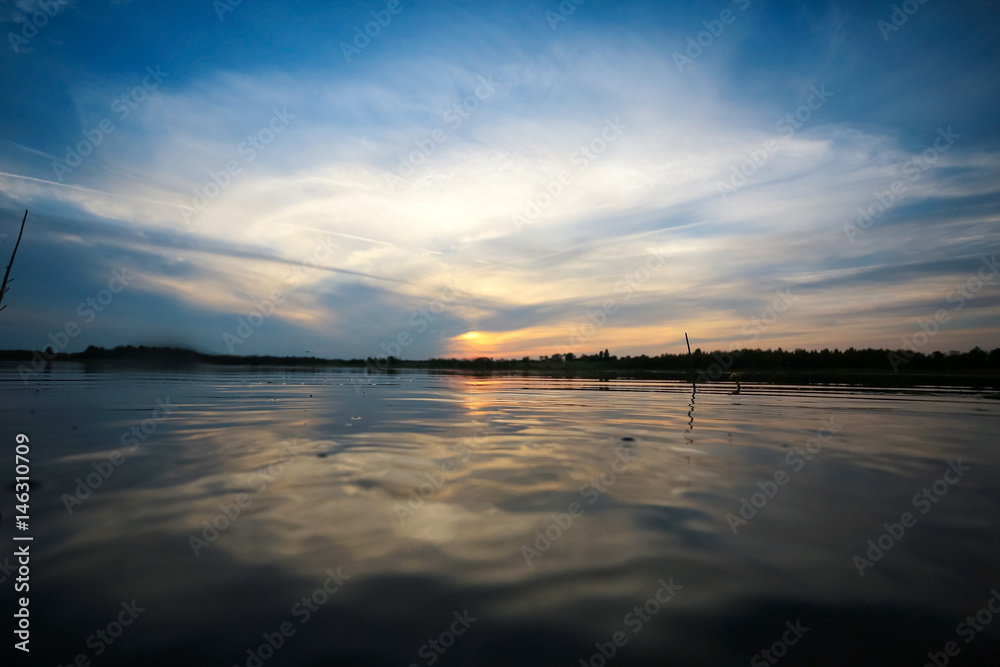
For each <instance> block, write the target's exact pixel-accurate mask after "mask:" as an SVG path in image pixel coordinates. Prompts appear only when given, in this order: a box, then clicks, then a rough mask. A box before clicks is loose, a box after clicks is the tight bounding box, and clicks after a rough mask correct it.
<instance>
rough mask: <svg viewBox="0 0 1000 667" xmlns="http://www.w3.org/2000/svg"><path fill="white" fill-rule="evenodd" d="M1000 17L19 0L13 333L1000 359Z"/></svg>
mask: <svg viewBox="0 0 1000 667" xmlns="http://www.w3.org/2000/svg"><path fill="white" fill-rule="evenodd" d="M998 18H1000V9H998V8H997V7H996V6H995V3H993V2H990V1H988V0H984V1H982V2H977V1H959V2H944V1H943V0H926V1H925V2H923V3H921V2H919V1H918V0H910V1H909V2H903V3H901V4H900V3H889V2H885V3H880V2H874V3H869V2H832V1H831V2H807V3H791V2H764V1H761V0H736V1H733V2H729V1H723V0H718V1H713V2H679V3H661V2H628V3H622V2H600V1H598V0H582V1H581V0H565V1H564V2H562V3H560V2H557V1H555V0H549V1H540V2H508V1H503V0H499V1H495V2H481V1H480V2H430V1H422V0H416V1H411V0H403V1H401V2H388V3H386V2H381V1H374V2H318V1H314V2H307V1H301V2H294V1H293V2H268V1H265V0H242V1H237V0H228V1H224V0H217V1H216V2H212V1H210V0H200V1H198V2H188V1H184V0H179V1H177V2H171V3H154V2H138V1H129V0H113V1H108V0H93V1H83V0H65V1H60V0H53V1H52V2H43V1H40V0H14V1H13V2H4V3H3V4H2V5H0V31H2V33H3V36H4V38H3V44H0V50H2V51H3V53H2V55H0V81H2V86H0V95H2V96H3V99H2V107H3V109H4V112H3V115H2V117H0V123H2V131H0V261H2V262H3V264H4V265H6V262H7V261H8V260H9V256H10V251H11V250H12V249H13V242H14V240H15V238H16V234H17V230H18V227H19V224H20V221H21V217H22V216H23V213H24V210H25V209H28V210H29V211H30V213H29V216H28V222H27V226H26V228H25V232H24V238H23V240H22V242H21V246H20V249H19V250H18V254H17V260H16V263H15V265H14V269H13V271H12V274H11V275H12V278H14V280H13V282H12V283H10V285H9V288H10V291H9V292H8V293H7V294H6V295H5V297H4V304H5V305H6V306H7V308H6V309H5V310H4V311H3V312H2V313H0V348H4V349H36V350H37V349H42V348H43V347H45V346H47V345H50V344H52V345H54V346H55V347H56V348H57V349H59V350H61V351H66V352H74V351H79V350H82V349H85V348H86V347H87V346H88V345H99V346H104V347H112V346H115V345H128V344H132V345H177V346H183V347H189V348H193V349H197V350H200V351H203V352H208V353H233V354H279V355H315V356H322V357H336V358H364V357H369V356H373V357H381V356H385V355H387V354H394V355H395V356H398V357H401V358H407V359H423V358H429V357H442V356H457V357H478V356H492V357H507V358H509V357H521V356H525V355H530V356H533V357H534V356H539V355H549V354H554V353H560V352H575V353H576V354H581V353H584V354H590V353H594V352H596V351H599V350H603V349H609V350H610V351H611V353H612V354H617V355H627V354H632V355H635V354H650V355H655V354H660V353H663V352H672V353H679V352H682V351H685V349H686V348H685V347H684V333H685V332H687V333H688V334H689V336H690V337H691V340H692V344H693V346H695V347H701V348H703V349H707V350H711V349H736V348H743V347H762V348H768V347H771V348H776V347H783V348H786V349H789V348H805V349H823V348H827V347H829V348H834V347H839V348H841V349H845V348H848V347H852V346H853V347H886V348H894V349H895V348H901V347H911V348H912V349H918V350H919V351H922V352H931V351H935V350H942V351H948V350H954V349H957V350H968V349H971V348H972V347H973V346H976V345H978V346H980V347H983V348H985V349H992V348H995V347H998V346H1000V318H998V316H1000V288H998V283H1000V276H998V275H997V273H998V268H997V266H996V264H995V263H994V262H995V259H994V258H995V253H996V251H997V250H998V247H1000V226H998V224H997V223H998V219H1000V206H998V205H1000V123H998V121H997V118H998V116H997V109H998V108H1000V77H998V76H997V74H996V73H997V72H1000V57H998V54H1000V39H998V38H1000V21H998V20H997V19H998Z"/></svg>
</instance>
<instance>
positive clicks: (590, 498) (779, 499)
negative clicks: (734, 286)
mask: <svg viewBox="0 0 1000 667" xmlns="http://www.w3.org/2000/svg"><path fill="white" fill-rule="evenodd" d="M732 390H733V386H732V385H724V384H718V385H709V386H705V385H699V386H698V387H697V388H696V390H694V391H693V390H692V386H691V385H690V384H686V383H682V382H668V381H652V380H628V379H609V380H583V379H558V378H545V377H498V376H492V377H491V376H486V377H483V376H478V377H476V376H470V375H458V374H428V373H419V372H413V373H402V374H396V375H369V376H366V375H364V374H362V373H346V372H345V373H341V372H333V373H328V372H302V371H295V372H286V373H282V372H273V373H262V372H260V371H255V372H252V373H240V372H234V371H231V370H221V369H220V370H211V369H208V370H206V371H205V372H201V373H193V372H191V373H187V372H185V373H141V372H112V373H88V372H85V371H84V370H83V369H82V367H75V366H69V365H66V366H59V365H57V366H56V368H55V369H54V370H53V371H52V372H50V373H47V374H45V375H44V376H41V375H39V376H36V377H35V378H33V380H32V381H31V382H30V383H28V384H27V385H26V384H24V383H23V382H22V381H21V379H20V378H19V377H18V375H17V374H16V372H15V371H14V369H13V367H12V366H10V365H8V366H5V367H3V370H0V414H2V416H0V423H2V425H3V429H2V433H0V437H2V441H3V442H4V443H5V444H4V445H3V446H4V450H5V451H7V452H13V450H14V437H15V434H17V433H25V434H27V435H28V436H29V437H30V450H31V454H30V459H31V463H30V465H31V477H32V479H33V481H34V484H33V487H32V491H31V501H30V502H31V511H30V530H29V531H28V534H30V535H31V536H32V537H33V538H34V540H33V542H31V554H32V559H31V582H30V585H31V589H30V595H31V598H30V600H31V601H30V610H31V620H32V625H31V628H32V635H31V640H32V641H31V648H32V657H33V658H34V659H36V660H38V662H33V663H30V664H49V665H69V664H72V663H73V661H74V660H78V656H79V655H81V654H82V655H83V656H84V658H83V659H82V660H87V661H90V662H91V664H94V665H143V666H149V665H180V664H196V665H219V666H222V667H228V666H230V665H241V666H249V667H254V666H255V665H256V666H259V665H268V666H271V665H305V666H312V665H316V666H319V665H353V664H357V665H399V666H403V667H405V666H407V665H432V664H436V665H567V666H575V665H581V664H584V665H587V664H589V665H595V666H600V665H603V664H609V665H610V664H615V665H747V664H751V665H755V664H760V665H766V664H782V665H896V664H899V665H904V664H905V665H915V666H919V665H923V664H925V663H927V664H933V663H931V662H930V660H931V658H929V657H928V653H929V652H930V653H931V654H932V655H933V654H939V655H937V657H936V658H935V659H937V660H938V661H939V664H944V663H942V662H940V661H941V660H948V661H950V663H949V664H955V665H992V664H1000V661H997V659H996V658H997V656H998V655H1000V616H998V617H997V618H996V619H994V618H993V612H992V611H990V610H989V604H992V605H993V607H994V609H996V610H1000V593H996V592H995V591H996V590H1000V558H998V547H1000V539H998V528H1000V483H998V482H1000V450H998V448H997V432H998V427H1000V401H997V400H996V396H995V395H993V396H984V395H976V394H974V393H973V392H971V391H961V390H946V389H941V388H923V389H914V390H907V391H899V390H891V391H890V390H885V391H880V390H877V389H859V388H847V387H840V388H833V387H799V386H769V385H746V384H744V385H743V388H742V392H741V393H740V394H737V395H734V394H732V393H730V392H731V391H732ZM133 430H134V432H133ZM3 461H4V463H3V464H2V465H3V468H2V475H3V477H2V479H3V480H4V487H5V491H4V495H3V506H2V508H3V514H4V522H3V543H4V545H5V546H4V547H3V549H4V551H3V552H0V553H2V554H3V555H8V554H10V553H11V551H12V549H11V548H10V546H9V545H10V544H12V541H11V539H10V536H11V534H12V533H14V532H15V531H14V529H13V528H12V525H13V524H12V521H11V515H12V513H13V512H14V502H13V493H12V488H11V480H12V478H13V475H14V462H13V456H12V455H9V456H8V455H5V456H4V457H3ZM88 478H89V479H88ZM925 489H926V492H925V491H924V490H925ZM755 494H756V495H755ZM921 494H924V495H921ZM741 499H746V502H745V503H744V502H741ZM741 513H742V514H741ZM907 513H908V514H907ZM907 517H909V518H907ZM213 523H214V526H213V525H212V524H213ZM886 525H887V526H888V527H885V526H886ZM887 531H889V532H888V533H887ZM19 534H21V533H19ZM869 540H872V543H871V544H869ZM880 543H881V544H880ZM19 544H23V543H19ZM856 557H857V558H856ZM862 559H863V560H862ZM862 574H863V576H862ZM0 586H2V590H3V593H2V595H3V599H4V600H7V601H8V602H5V603H4V605H5V606H4V618H5V619H6V620H5V621H4V623H5V624H9V623H11V620H10V619H11V613H13V612H12V611H8V610H12V609H13V603H12V602H9V600H10V598H11V580H10V579H8V580H7V581H5V582H4V583H2V584H0ZM994 595H996V598H995V599H994V601H993V602H992V603H991V602H990V600H991V597H992V596H994ZM133 601H134V602H133ZM980 610H985V611H980ZM977 613H978V614H979V620H978V621H977V620H976V615H977ZM970 616H971V617H972V619H971V621H972V623H973V625H970V624H968V623H966V621H965V619H966V618H967V617H970ZM987 617H988V618H987ZM119 623H122V625H119ZM9 627H10V626H8V625H4V637H5V640H4V641H5V644H7V646H5V647H4V648H5V650H6V649H8V648H9V644H10V643H11V640H10V636H11V635H10V632H9V629H8V628H9ZM975 627H978V628H979V629H978V630H975V629H974V628H975ZM98 631H100V634H98ZM949 642H954V644H953V645H950V646H949V645H948V643H949ZM946 646H947V647H948V648H950V650H952V652H953V654H955V655H954V656H953V657H949V656H947V655H946V653H945V651H946ZM761 651H767V652H768V653H767V655H766V656H765V655H764V654H762V653H761ZM15 657H16V656H15ZM5 664H29V663H27V662H24V661H23V660H22V661H20V662H14V663H6V662H5ZM78 664H83V663H82V662H80V663H78Z"/></svg>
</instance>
